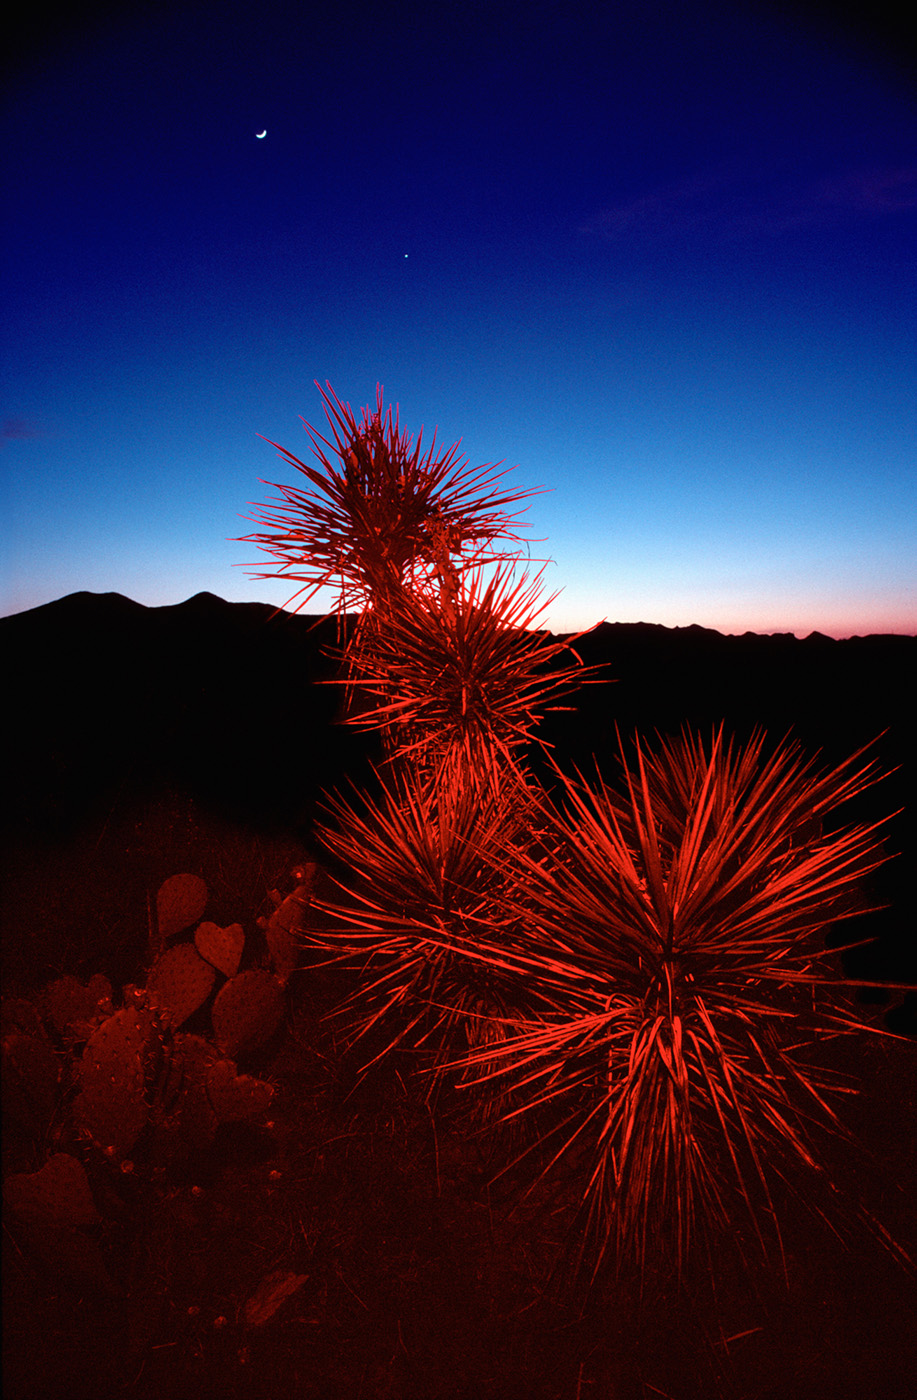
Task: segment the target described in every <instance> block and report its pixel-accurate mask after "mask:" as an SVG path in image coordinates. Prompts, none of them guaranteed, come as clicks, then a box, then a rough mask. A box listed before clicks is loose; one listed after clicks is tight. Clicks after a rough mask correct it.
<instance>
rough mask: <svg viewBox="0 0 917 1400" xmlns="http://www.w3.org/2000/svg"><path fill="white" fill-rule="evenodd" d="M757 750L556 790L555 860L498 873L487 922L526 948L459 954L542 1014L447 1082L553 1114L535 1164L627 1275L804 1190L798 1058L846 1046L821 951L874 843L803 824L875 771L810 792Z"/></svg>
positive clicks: (861, 770)
mask: <svg viewBox="0 0 917 1400" xmlns="http://www.w3.org/2000/svg"><path fill="white" fill-rule="evenodd" d="M763 750H764V740H763V737H762V736H757V737H755V738H753V739H752V740H751V741H750V742H749V743H748V744H747V745H746V746H744V747H740V746H737V745H734V744H733V743H731V742H726V741H724V739H723V736H722V732H720V733H717V734H716V735H715V736H714V737H713V739H712V741H711V742H710V743H709V744H705V743H704V742H703V741H701V740H700V739H699V738H698V737H697V736H694V735H691V734H686V735H684V736H683V737H682V739H681V740H680V741H678V742H664V743H662V744H661V746H660V747H659V749H658V750H657V751H656V753H655V754H653V753H650V754H646V753H644V751H643V749H642V747H641V746H640V745H639V743H638V745H637V750H636V771H633V769H632V768H631V767H629V766H628V765H627V764H625V765H624V770H623V780H624V781H623V792H619V791H614V790H612V789H611V788H609V787H608V786H607V785H606V784H605V783H603V782H602V781H601V780H599V782H598V783H597V784H596V785H595V786H594V787H591V788H590V787H588V786H587V785H586V784H585V783H583V782H582V781H581V780H573V779H569V778H567V779H562V780H561V797H560V798H559V799H558V801H557V802H556V803H549V802H547V801H545V802H544V803H543V804H542V818H543V821H544V826H545V831H546V834H547V840H546V849H548V850H549V851H551V852H553V854H552V855H550V856H549V857H548V858H545V856H544V855H543V854H540V855H539V856H538V857H537V858H534V857H532V856H530V855H528V854H527V853H526V852H525V851H524V850H521V851H517V852H515V853H514V856H513V868H514V870H515V871H516V872H517V878H516V880H515V882H514V884H513V887H512V893H511V895H510V897H509V901H508V903H507V905H506V906H505V907H504V908H503V910H502V911H501V918H502V919H503V920H504V921H507V922H512V923H513V926H515V927H522V926H523V925H524V926H525V928H526V929H527V938H526V941H525V943H524V945H520V944H517V945H516V946H514V947H512V948H508V947H507V945H506V942H505V941H504V940H500V941H499V942H492V941H488V940H487V938H486V937H485V938H481V939H478V940H476V941H475V942H474V944H473V945H472V942H471V941H469V943H468V944H467V945H466V954H467V955H468V956H470V957H473V958H479V959H481V960H482V962H483V963H485V964H487V963H488V962H492V963H493V964H494V965H495V966H499V967H500V968H501V969H503V970H504V972H505V970H506V968H507V967H508V966H513V967H515V969H516V971H517V974H518V976H519V977H520V978H521V979H524V980H525V982H526V985H528V986H529V987H531V988H533V989H537V991H538V993H539V994H540V995H541V996H542V997H543V998H544V999H545V1000H546V1001H548V1002H550V1004H551V1007H552V1010H551V1011H550V1012H549V1013H548V1014H547V1015H544V1014H541V1015H539V1016H538V1017H536V1018H531V1019H529V1021H528V1022H527V1023H525V1024H524V1023H523V1018H519V1021H518V1024H517V1026H516V1027H515V1028H514V1029H512V1030H511V1031H510V1032H508V1033H507V1034H506V1035H505V1036H504V1037H503V1039H502V1041H501V1044H500V1045H499V1046H498V1047H496V1048H490V1049H489V1050H488V1052H487V1055H486V1056H484V1055H482V1054H478V1053H476V1052H474V1051H472V1052H470V1054H469V1055H468V1056H466V1057H465V1059H464V1061H463V1063H464V1064H465V1065H466V1066H469V1065H473V1064H475V1063H478V1064H479V1065H483V1066H484V1069H483V1070H482V1073H481V1080H482V1085H483V1084H486V1083H489V1082H492V1081H493V1080H494V1079H495V1077H496V1078H499V1075H500V1074H501V1073H503V1072H510V1071H511V1072H512V1073H513V1074H514V1076H515V1077H516V1079H517V1082H518V1080H519V1074H520V1071H521V1070H522V1071H524V1079H523V1081H522V1085H523V1088H522V1092H523V1094H524V1101H523V1102H522V1104H521V1105H520V1106H519V1107H517V1108H515V1109H514V1110H512V1112H513V1113H514V1114H524V1113H531V1112H533V1111H534V1110H536V1109H540V1108H543V1107H544V1106H545V1105H548V1104H550V1105H553V1106H554V1107H556V1109H557V1113H558V1121H557V1123H556V1124H555V1126H554V1128H553V1129H552V1132H553V1133H556V1135H557V1142H556V1144H555V1148H556V1150H555V1152H554V1156H553V1158H552V1161H557V1159H558V1158H559V1157H561V1156H563V1155H564V1154H568V1153H571V1152H573V1151H580V1150H582V1151H585V1153H586V1157H587V1160H588V1162H589V1166H588V1169H587V1170H586V1173H585V1178H584V1191H583V1204H584V1209H585V1210H586V1211H587V1213H588V1216H589V1219H590V1222H591V1226H592V1228H593V1231H594V1232H595V1235H596V1237H597V1240H598V1244H599V1250H598V1256H597V1257H598V1258H601V1257H602V1255H603V1254H604V1253H605V1252H606V1251H610V1252H611V1255H612V1256H613V1257H614V1258H615V1259H617V1260H623V1259H625V1258H636V1259H637V1260H638V1261H640V1262H641V1263H642V1262H643V1261H644V1259H645V1256H646V1252H647V1249H648V1246H649V1244H650V1242H654V1243H657V1244H658V1243H659V1242H660V1241H663V1240H666V1241H668V1243H669V1245H670V1246H672V1248H673V1249H674V1252H675V1255H676V1257H677V1258H678V1259H679V1260H681V1259H683V1258H684V1257H685V1255H686V1252H687V1249H688V1246H689V1245H690V1243H691V1239H692V1236H693V1235H694V1233H695V1230H696V1227H697V1226H698V1225H700V1226H706V1225H710V1224H720V1225H722V1224H724V1223H725V1222H726V1220H727V1219H728V1218H729V1215H730V1210H731V1208H732V1205H733V1204H734V1203H735V1200H736V1199H738V1200H739V1201H741V1202H742V1203H744V1206H745V1207H747V1209H748V1211H749V1213H750V1217H751V1220H752V1221H753V1222H754V1225H755V1228H756V1229H757V1230H760V1232H761V1233H760V1239H761V1242H762V1244H763V1243H764V1241H765V1234H766V1231H765V1230H764V1228H763V1227H762V1223H761V1222H762V1217H769V1216H770V1215H772V1213H773V1203H772V1199H771V1188H772V1184H773V1182H774V1180H775V1179H778V1178H782V1177H783V1176H784V1175H785V1174H786V1172H787V1170H788V1168H789V1166H790V1164H792V1163H795V1164H800V1163H801V1164H804V1165H806V1166H808V1167H809V1168H811V1169H813V1170H815V1171H816V1172H818V1171H820V1167H819V1158H818V1154H817V1150H816V1146H815V1142H814V1139H813V1134H812V1132H811V1130H810V1122H816V1123H819V1122H820V1123H821V1124H822V1125H823V1126H825V1127H827V1128H830V1129H834V1130H838V1129H839V1120H838V1118H837V1115H836V1112H835V1108H834V1105H833V1103H832V1096H833V1093H834V1091H835V1090H836V1089H837V1087H838V1085H837V1083H836V1081H835V1080H834V1079H833V1078H832V1076H831V1075H830V1074H829V1073H828V1072H827V1071H825V1070H824V1069H822V1068H820V1067H819V1066H818V1064H817V1056H815V1057H811V1056H810V1052H811V1051H812V1050H813V1048H814V1047H815V1046H817V1045H818V1044H819V1043H820V1042H822V1041H824V1040H825V1039H826V1038H829V1037H832V1036H835V1035H838V1034H844V1033H849V1032H854V1031H858V1030H861V1029H862V1028H863V1027H862V1023H861V1022H860V1021H859V1020H858V1018H856V1017H855V1016H854V1015H851V1014H847V1013H845V1012H843V1011H842V1010H841V1009H839V1001H838V991H839V988H838V982H839V980H840V979H839V978H838V977H837V976H836V975H835V974H833V973H832V971H831V967H830V964H829V962H828V957H827V954H826V953H825V948H824V940H823V938H821V937H820V935H821V934H822V932H823V930H824V929H825V927H826V926H827V925H828V924H830V923H832V922H835V921H836V920H837V919H841V918H844V917H847V915H848V914H849V913H850V912H852V909H854V908H858V909H860V910H862V908H863V905H862V903H860V904H859V905H852V904H851V901H850V899H849V895H850V892H851V891H852V890H853V889H854V888H856V887H857V886H858V884H859V883H860V882H861V881H862V880H863V878H864V876H866V875H868V873H869V872H870V871H871V870H872V869H874V868H875V867H876V866H877V865H878V864H879V863H881V861H882V859H883V856H882V854H881V851H880V840H879V834H878V830H877V829H876V828H875V827H864V826H854V827H851V828H849V829H846V830H838V831H832V832H830V833H828V832H826V831H824V830H823V829H822V823H823V819H824V818H825V817H826V816H827V815H828V814H829V813H831V812H832V811H833V810H834V809H835V808H836V807H838V806H839V805H840V804H841V803H843V802H844V801H845V800H847V799H848V798H850V797H851V796H853V795H855V794H856V793H858V792H861V791H862V790H863V789H864V788H866V787H868V786H869V785H870V784H872V783H873V782H874V781H875V780H876V773H875V765H874V764H873V763H868V762H867V763H862V762H860V761H859V760H860V756H859V755H855V756H854V758H852V759H850V760H849V761H848V762H847V763H846V764H844V765H842V767H841V768H840V769H838V770H835V771H834V772H830V773H818V772H816V771H815V769H814V766H813V763H812V762H811V761H806V760H804V759H803V757H802V756H801V754H800V753H799V751H798V750H797V749H795V748H794V747H793V746H791V745H786V744H784V745H781V746H778V748H777V749H776V750H775V751H774V752H772V753H771V754H770V755H769V756H765V754H764V751H763ZM495 1062H499V1066H497V1067H495ZM778 1238H779V1233H778Z"/></svg>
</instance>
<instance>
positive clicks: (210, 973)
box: [146, 943, 216, 1027]
mask: <svg viewBox="0 0 917 1400" xmlns="http://www.w3.org/2000/svg"><path fill="white" fill-rule="evenodd" d="M215 981H216V973H215V972H214V970H213V968H212V967H211V965H210V963H209V962H205V961H204V959H203V958H202V957H201V955H200V953H199V952H198V951H197V949H196V948H195V946H194V944H193V943H176V944H175V946H174V947H172V948H167V949H166V951H165V952H164V953H163V954H162V957H160V958H157V960H156V962H155V963H154V964H153V966H152V968H151V969H150V974H149V977H148V978H147V984H146V989H147V994H148V995H149V998H150V1000H151V1002H153V1003H154V1004H155V1005H156V1006H158V1007H159V1008H160V1009H161V1010H162V1011H166V1012H168V1014H169V1017H170V1019H171V1022H172V1025H173V1026H175V1027H178V1026H180V1025H182V1023H183V1022H184V1021H187V1019H188V1017H189V1016H190V1015H192V1014H193V1012H195V1011H197V1009H198V1007H199V1006H203V1004H204V1002H205V1001H206V1000H207V998H208V997H209V995H210V993H211V992H212V991H213V984H214V982H215Z"/></svg>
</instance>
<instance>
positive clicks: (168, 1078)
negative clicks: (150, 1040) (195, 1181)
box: [149, 1033, 219, 1167]
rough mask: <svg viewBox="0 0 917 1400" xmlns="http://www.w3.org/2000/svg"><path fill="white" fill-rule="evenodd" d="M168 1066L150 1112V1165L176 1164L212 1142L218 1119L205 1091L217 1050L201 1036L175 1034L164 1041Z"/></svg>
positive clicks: (155, 1090)
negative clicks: (165, 1042)
mask: <svg viewBox="0 0 917 1400" xmlns="http://www.w3.org/2000/svg"><path fill="white" fill-rule="evenodd" d="M166 1048H167V1050H168V1065H167V1068H166V1072H165V1074H164V1076H163V1077H162V1079H161V1080H160V1082H159V1083H158V1085H157V1086H155V1088H154V1090H153V1092H154V1095H155V1096H154V1098H153V1102H152V1106H151V1111H150V1124H151V1131H150V1140H149V1157H150V1162H151V1163H152V1165H153V1166H157V1167H169V1166H173V1167H174V1166H176V1165H177V1164H178V1163H179V1162H181V1161H186V1160H187V1159H189V1158H190V1157H193V1156H194V1155H195V1154H196V1153H198V1152H203V1151H205V1150H206V1149H207V1148H208V1147H209V1146H210V1144H211V1143H212V1142H213V1139H214V1136H215V1135H216V1130H217V1126H218V1123H219V1119H218V1117H217V1114H216V1111H215V1109H214V1107H213V1105H212V1103H211V1102H210V1097H209V1094H208V1092H207V1075H208V1072H209V1070H210V1068H211V1066H212V1065H213V1064H214V1063H215V1062H216V1061H217V1052H216V1050H215V1049H214V1047H213V1046H212V1045H211V1044H210V1042H209V1041H207V1040H205V1039H204V1038H203V1036H199V1035H186V1034H183V1033H179V1034H178V1035H176V1036H174V1037H172V1038H170V1039H169V1040H168V1041H167V1046H166Z"/></svg>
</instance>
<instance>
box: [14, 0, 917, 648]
mask: <svg viewBox="0 0 917 1400" xmlns="http://www.w3.org/2000/svg"><path fill="white" fill-rule="evenodd" d="M824 8H825V7H824V6H822V7H820V8H819V7H815V8H814V9H813V8H812V7H809V8H808V9H807V11H806V12H805V14H804V15H803V16H802V17H800V16H799V15H798V14H797V13H796V12H795V9H794V7H793V6H792V5H790V4H785V5H783V6H782V7H779V8H778V7H777V6H776V5H775V4H768V3H766V0H757V3H746V4H742V5H738V4H725V3H719V4H713V3H686V2H685V0H680V3H675V0H661V3H656V4H653V5H648V4H646V3H645V0H624V3H617V2H616V0H605V3H602V4H598V3H576V0H562V2H560V3H553V0H544V2H543V3H539V0H528V3H525V4H517V3H503V0H480V3H461V4H459V3H452V0H437V3H435V4H431V3H430V0H422V3H416V4H415V3H400V4H399V3H394V4H392V3H382V0H376V2H375V3H374V4H372V5H367V4H365V3H363V4H357V3H353V0H335V3H333V4H331V3H328V4H325V5H313V4H310V3H301V4H294V3H290V0H287V3H283V2H282V0H281V2H280V3H278V2H277V0H262V3H258V4H254V3H243V0H220V3H200V0H185V3H184V4H183V5H181V6H171V5H169V4H167V3H166V4H159V5H154V4H152V3H149V4H147V5H142V4H137V3H134V4H132V5H131V6H130V7H128V11H127V16H125V15H124V13H123V7H120V6H118V5H113V4H112V5H108V6H107V7H102V8H101V9H100V10H99V11H98V13H97V14H96V16H95V18H94V19H93V18H92V17H91V16H89V17H83V18H82V19H79V20H76V21H74V22H73V24H72V26H71V29H70V30H69V31H68V32H66V33H62V34H58V35H56V36H55V35H54V34H53V33H51V34H48V35H42V34H41V32H38V33H33V35H32V42H31V47H30V48H29V50H28V52H27V54H26V56H25V57H24V58H22V59H21V60H20V62H19V64H18V65H17V67H16V71H15V77H14V80H13V82H12V84H11V85H10V87H9V98H8V101H7V105H6V116H5V123H4V124H5V145H6V149H7V160H6V185H7V192H8V195H7V209H6V213H5V224H4V234H3V250H2V252H3V262H4V266H5V288H4V303H5V313H4V321H5V330H4V342H5V347H4V348H5V357H4V358H5V364H4V390H3V400H2V405H0V424H2V426H3V438H4V440H3V444H2V451H0V469H2V476H3V483H4V497H5V501H4V510H3V525H2V537H0V547H2V557H3V578H2V594H0V605H2V607H0V610H2V611H3V612H5V613H8V612H16V611H20V610H22V609H24V608H28V607H32V606H35V605H38V604H40V603H44V602H48V601H51V600H52V599H54V598H57V597H60V596H62V595H64V594H66V593H70V592H74V591H76V590H79V589H89V590H92V591H95V592H104V591H109V590H115V591H118V592H121V593H124V594H126V595H128V596H130V597H132V598H135V599H137V600H138V601H139V602H142V603H146V604H150V605H158V604H165V603H174V602H179V601H181V600H182V599H184V598H186V597H188V596H190V595H191V594H193V593H195V592H198V591H200V590H202V589H208V590H210V591H212V592H214V593H217V594H220V595H221V596H222V597H225V598H229V599H233V600H252V599H263V600H265V601H268V602H272V603H283V602H285V601H286V599H287V598H288V597H289V594H290V591H291V590H290V587H289V585H286V586H285V585H281V584H270V583H263V582H253V581H251V580H250V578H249V577H248V575H247V574H246V572H245V570H244V568H242V567H234V566H239V565H242V564H244V563H246V562H248V561H253V560H256V559H257V554H256V553H253V551H252V548H251V547H250V546H245V545H242V544H234V543H231V542H230V537H232V536H237V535H241V534H244V533H246V532H247V531H248V530H251V529H254V528H255V527H254V526H253V525H251V524H249V523H247V522H246V521H245V520H243V519H241V518H240V516H242V515H244V514H245V512H246V510H247V508H248V503H249V502H253V501H254V502H257V501H261V500H264V499H265V497H266V496H267V495H269V494H270V492H269V490H268V488H266V487H265V486H263V485H261V484H260V483H259V478H266V479H267V480H275V481H276V480H283V479H288V478H289V476H290V474H291V473H290V471H289V469H288V468H286V467H285V466H284V465H283V464H282V463H281V462H280V461H279V460H278V459H277V457H276V455H275V453H274V451H273V449H271V448H270V447H268V446H267V445H266V444H265V443H264V442H263V441H261V439H260V438H259V437H258V434H259V433H260V434H263V435H265V436H266V437H268V438H271V439H273V440H275V441H277V442H279V443H282V444H284V445H285V446H287V447H289V448H290V449H291V450H292V451H294V452H297V453H298V454H299V455H304V454H305V452H306V450H307V439H306V437H305V434H304V433H303V430H302V426H301V424H300V422H299V417H300V415H302V416H303V417H305V418H306V419H307V420H308V421H310V422H313V423H316V424H321V423H322V421H323V418H322V409H321V402H320V399H319V396H318V393H317V391H316V389H315V387H314V385H313V381H314V380H320V381H322V382H324V381H326V380H330V382H331V384H332V385H333V387H334V389H335V391H336V392H337V393H338V395H339V396H340V397H341V398H342V399H345V400H348V401H350V402H351V403H352V404H353V405H354V407H355V408H358V407H360V406H361V405H363V404H365V403H369V402H370V401H372V400H374V398H375V386H376V384H377V382H381V383H382V384H384V386H385V393H386V399H387V400H389V399H391V400H393V401H396V402H397V403H399V405H400V410H401V420H402V426H404V427H407V428H409V429H411V430H412V431H416V430H418V429H419V428H420V427H421V425H423V426H424V427H425V430H426V431H425V435H429V433H430V432H431V431H432V429H433V428H434V427H438V429H439V440H440V441H441V442H442V444H443V446H449V445H450V444H451V443H452V442H453V441H454V440H455V439H457V438H462V439H463V451H464V452H465V453H466V454H467V456H468V457H469V458H470V459H471V461H472V462H473V463H475V464H477V463H483V462H493V461H497V460H500V459H505V461H506V464H507V465H515V464H518V467H519V470H518V472H517V473H516V476H517V478H518V480H519V483H520V485H525V486H546V487H550V488H551V493H550V494H549V495H546V496H544V497H541V498H539V499H538V500H537V501H535V502H534V503H533V505H532V507H531V509H530V511H529V519H530V520H531V523H532V530H531V534H532V536H533V537H535V538H537V537H544V538H546V544H544V545H541V546H535V547H534V549H533V552H535V553H539V552H544V551H546V552H547V553H549V554H550V556H551V557H552V558H553V559H554V560H555V561H556V564H555V566H554V567H552V568H551V570H550V571H549V583H550V587H551V588H552V589H553V588H561V589H563V593H562V596H561V598H560V600H559V601H558V603H557V604H555V605H554V606H553V607H552V609H551V614H550V618H549V625H551V626H553V627H554V628H555V630H569V629H571V628H574V627H585V626H588V625H591V624H592V623H595V622H597V621H599V620H600V619H601V618H603V617H605V618H608V619H609V620H610V621H622V622H634V621H640V620H642V621H647V622H657V623H663V624H666V625H668V626H675V625H678V626H684V625H688V624H691V623H700V624H702V625H705V626H710V627H716V628H719V629H720V630H722V631H726V632H741V631H744V630H746V629H752V630H754V631H760V632H769V631H795V632H797V633H799V634H800V635H805V634H807V633H808V632H810V631H812V630H813V629H818V630H820V631H823V632H827V633H830V634H833V635H838V636H844V635H850V634H851V633H864V632H876V631H899V632H911V633H913V632H917V95H915V87H914V82H913V68H912V67H910V66H909V65H908V64H907V63H906V62H900V61H899V62H896V60H895V53H894V47H895V46H894V42H892V43H891V44H889V45H887V46H884V45H883V44H882V43H880V42H878V40H876V41H875V42H873V40H874V39H875V36H868V35H866V34H865V33H864V32H862V31H859V32H858V31H857V30H855V29H851V28H850V27H848V26H846V25H843V24H841V23H840V22H833V21H832V20H831V19H830V17H828V18H826V17H825V15H824V13H823V11H824ZM829 8H830V7H829ZM892 37H893V39H894V36H892ZM264 128H266V129H267V136H266V137H265V139H264V140H257V139H256V137H255V133H256V132H259V131H261V130H262V129H264ZM322 601H323V600H317V601H316V603H314V604H313V605H311V607H310V610H318V608H319V607H320V606H321V604H322Z"/></svg>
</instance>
